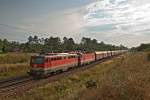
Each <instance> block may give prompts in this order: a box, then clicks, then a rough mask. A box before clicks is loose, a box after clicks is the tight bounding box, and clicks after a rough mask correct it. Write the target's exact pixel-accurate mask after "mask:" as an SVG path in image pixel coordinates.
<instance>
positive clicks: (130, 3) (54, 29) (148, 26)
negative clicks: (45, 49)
mask: <svg viewBox="0 0 150 100" xmlns="http://www.w3.org/2000/svg"><path fill="white" fill-rule="evenodd" d="M30 35H32V36H33V35H38V36H39V37H43V38H46V37H50V36H59V37H61V38H62V37H64V36H66V37H72V38H74V40H75V41H76V42H79V41H80V39H81V38H82V37H90V38H95V39H97V40H98V41H104V42H106V43H111V44H115V45H120V44H123V45H125V46H128V47H133V46H138V45H140V44H141V43H150V1H149V0H61V1H60V0H0V38H1V39H4V38H7V39H9V40H16V41H20V42H25V41H27V38H28V36H30Z"/></svg>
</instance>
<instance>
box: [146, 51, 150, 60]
mask: <svg viewBox="0 0 150 100" xmlns="http://www.w3.org/2000/svg"><path fill="white" fill-rule="evenodd" d="M147 60H148V61H150V53H148V54H147Z"/></svg>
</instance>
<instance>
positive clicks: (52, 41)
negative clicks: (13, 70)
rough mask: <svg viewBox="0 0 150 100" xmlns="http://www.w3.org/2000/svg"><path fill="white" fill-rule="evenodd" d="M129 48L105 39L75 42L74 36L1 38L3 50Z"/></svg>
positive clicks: (60, 50)
mask: <svg viewBox="0 0 150 100" xmlns="http://www.w3.org/2000/svg"><path fill="white" fill-rule="evenodd" d="M119 49H127V47H125V46H123V45H120V46H115V45H112V44H105V43H104V42H103V41H102V42H98V41H97V40H96V39H91V38H86V37H83V38H82V39H81V41H80V43H75V42H74V39H73V38H67V37H64V38H63V40H61V39H60V38H59V37H52V36H51V37H49V38H39V37H38V36H29V37H28V40H27V42H26V43H19V42H16V41H8V40H7V39H3V40H2V39H0V50H1V52H12V51H13V52H14V51H19V52H29V53H32V52H68V51H88V52H92V51H104V50H119Z"/></svg>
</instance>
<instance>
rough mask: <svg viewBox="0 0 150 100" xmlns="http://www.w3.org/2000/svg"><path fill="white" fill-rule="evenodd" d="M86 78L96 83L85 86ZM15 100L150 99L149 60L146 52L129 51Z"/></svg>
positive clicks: (87, 80)
mask: <svg viewBox="0 0 150 100" xmlns="http://www.w3.org/2000/svg"><path fill="white" fill-rule="evenodd" d="M89 81H94V82H96V86H95V85H94V86H93V87H92V86H91V87H86V84H87V82H89ZM11 99H12V98H11ZM14 99H18V100H150V61H148V60H147V55H146V53H129V54H127V55H124V56H121V57H118V58H115V59H113V60H111V61H108V62H105V63H101V64H99V65H97V66H96V67H93V68H91V69H89V70H86V71H81V72H77V73H75V74H73V75H69V76H68V77H66V78H64V79H61V80H58V81H56V82H53V83H49V84H47V85H45V86H42V87H39V88H35V89H33V90H31V91H28V92H27V93H25V94H24V96H21V97H16V98H14Z"/></svg>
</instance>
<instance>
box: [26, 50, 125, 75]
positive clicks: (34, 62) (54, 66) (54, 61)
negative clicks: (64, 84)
mask: <svg viewBox="0 0 150 100" xmlns="http://www.w3.org/2000/svg"><path fill="white" fill-rule="evenodd" d="M125 52H127V50H117V51H96V52H94V53H81V52H78V53H48V54H40V55H35V56H32V57H31V60H30V71H29V72H28V73H29V75H31V76H37V77H43V76H49V75H51V74H53V73H57V72H63V71H67V70H68V69H70V68H74V67H80V66H84V65H88V64H90V63H92V62H95V61H99V60H102V59H106V58H109V57H113V56H117V55H120V54H123V53H125Z"/></svg>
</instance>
